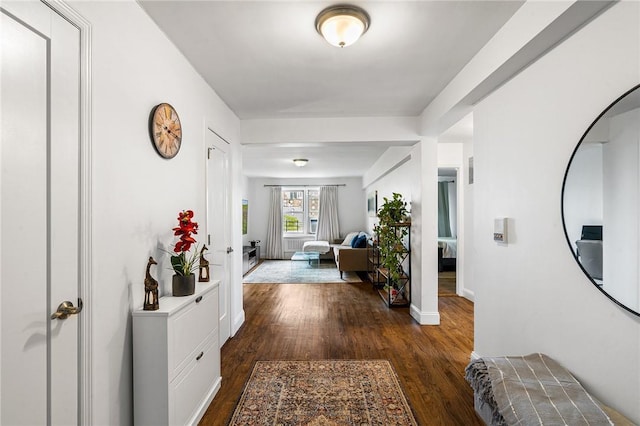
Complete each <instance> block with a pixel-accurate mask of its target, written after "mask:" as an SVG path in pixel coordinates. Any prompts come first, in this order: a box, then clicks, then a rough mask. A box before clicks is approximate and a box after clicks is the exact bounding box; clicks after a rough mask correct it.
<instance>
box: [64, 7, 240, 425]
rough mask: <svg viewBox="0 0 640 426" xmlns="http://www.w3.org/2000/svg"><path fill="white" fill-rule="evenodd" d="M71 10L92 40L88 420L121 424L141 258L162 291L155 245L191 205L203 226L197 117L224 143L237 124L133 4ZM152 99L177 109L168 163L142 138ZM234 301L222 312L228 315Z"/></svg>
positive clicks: (161, 264) (159, 247)
mask: <svg viewBox="0 0 640 426" xmlns="http://www.w3.org/2000/svg"><path fill="white" fill-rule="evenodd" d="M71 6H72V7H74V8H75V9H76V10H77V11H78V12H79V13H80V14H81V15H83V16H84V17H85V18H86V19H87V20H89V21H90V22H91V25H92V36H93V38H92V45H91V47H92V58H91V60H92V67H93V73H92V97H93V103H92V107H93V114H92V122H93V123H92V124H93V128H92V138H93V141H92V142H93V144H92V146H93V152H92V164H91V166H92V175H93V186H92V212H93V215H92V221H93V243H92V250H93V277H92V282H91V289H92V294H91V299H90V300H88V304H87V305H86V306H89V307H90V309H89V311H88V312H87V314H88V315H90V316H91V320H92V324H93V333H92V340H91V347H92V353H93V365H92V377H93V383H92V389H91V396H92V417H93V421H92V423H93V424H95V425H119V424H121V425H128V424H132V423H133V407H132V401H133V396H132V332H131V311H132V310H133V309H139V308H141V307H142V303H143V298H144V282H143V281H144V275H145V266H146V263H147V258H148V257H149V256H153V257H154V258H155V259H156V260H158V265H157V267H154V268H153V269H152V275H153V276H154V277H155V278H156V279H157V280H158V281H159V282H160V284H161V290H162V293H164V294H167V293H168V292H169V288H170V284H169V282H170V277H171V271H170V270H169V269H168V268H169V261H168V257H167V254H166V253H164V252H163V249H167V248H169V246H170V244H173V243H174V242H175V240H174V238H175V237H174V236H173V233H172V231H171V228H172V227H174V226H175V225H176V218H177V214H178V212H179V211H180V210H183V209H192V210H194V212H195V220H196V221H198V222H200V223H201V224H202V225H204V223H205V194H204V182H205V179H204V161H205V160H204V135H205V121H206V122H209V123H215V126H216V127H215V130H216V131H217V132H218V133H219V134H221V135H222V136H223V137H224V138H225V139H227V140H228V141H230V142H231V143H232V144H235V143H236V142H237V141H238V134H239V121H238V119H237V118H236V116H235V115H234V114H233V113H232V112H231V110H230V109H229V108H228V107H227V106H226V105H225V104H224V103H223V102H222V101H221V100H220V98H219V97H218V96H217V95H216V94H215V93H214V92H213V91H212V90H211V88H210V87H209V86H208V85H207V84H206V83H205V82H204V80H203V79H202V78H201V77H200V76H199V74H197V73H196V72H195V71H194V70H193V69H192V67H191V65H190V64H189V63H188V62H187V60H186V59H185V58H184V57H183V56H182V55H181V54H180V53H179V52H178V51H177V49H176V48H175V47H174V46H173V45H172V44H171V43H170V42H169V41H168V40H167V39H166V37H165V36H164V34H163V33H162V32H160V30H159V29H158V28H157V27H156V26H155V24H154V23H153V22H152V21H151V19H150V18H149V17H148V16H147V15H146V14H145V13H144V11H143V10H142V9H141V8H140V6H139V5H138V4H137V3H135V2H134V1H131V0H130V1H120V2H72V3H71ZM160 102H169V103H170V104H172V105H173V106H174V107H175V108H176V109H177V111H178V114H179V115H180V119H181V122H182V126H183V140H182V149H181V150H180V152H179V154H178V155H177V156H176V157H175V158H174V159H172V160H165V159H162V158H161V157H160V156H159V155H158V154H157V153H156V152H155V151H154V148H153V146H152V144H151V142H150V139H149V134H148V118H149V112H150V111H151V109H152V107H153V106H154V105H156V104H158V103H160ZM232 167H235V168H236V169H237V164H234V165H232ZM230 181H232V180H230ZM234 190H235V189H234V188H232V193H233V191H234ZM233 194H234V195H233V196H234V197H237V198H239V194H235V193H233ZM200 234H201V235H204V234H206V230H205V229H202V232H201V233H200ZM234 235H235V233H234ZM235 238H237V237H234V239H235ZM238 240H239V238H238ZM236 253H237V254H240V255H241V253H240V251H239V250H237V251H236ZM235 262H237V260H235ZM236 266H237V265H236V264H234V265H232V267H234V268H235V267H236ZM238 276H239V275H238ZM240 296H241V295H240ZM241 303H242V301H241V300H240V301H239V305H238V304H236V305H234V308H232V309H234V310H235V312H234V311H232V312H231V313H232V315H233V317H234V318H238V317H239V316H240V317H241V312H237V309H238V306H240V309H241ZM159 374H160V372H159Z"/></svg>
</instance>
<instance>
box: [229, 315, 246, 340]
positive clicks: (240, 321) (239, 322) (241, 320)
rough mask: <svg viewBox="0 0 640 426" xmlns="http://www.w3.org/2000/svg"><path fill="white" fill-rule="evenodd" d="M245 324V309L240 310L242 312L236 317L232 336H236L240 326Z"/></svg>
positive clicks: (232, 327)
mask: <svg viewBox="0 0 640 426" xmlns="http://www.w3.org/2000/svg"><path fill="white" fill-rule="evenodd" d="M242 324H244V309H242V310H241V311H240V313H239V314H238V315H237V316H236V317H235V318H234V320H233V324H232V325H231V337H233V336H235V335H236V333H237V332H238V330H240V327H242Z"/></svg>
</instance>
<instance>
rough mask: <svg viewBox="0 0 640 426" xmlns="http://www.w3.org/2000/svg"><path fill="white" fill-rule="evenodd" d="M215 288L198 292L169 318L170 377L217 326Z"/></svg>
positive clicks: (216, 290)
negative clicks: (200, 293) (199, 295)
mask: <svg viewBox="0 0 640 426" xmlns="http://www.w3.org/2000/svg"><path fill="white" fill-rule="evenodd" d="M217 294H218V288H217V287H216V288H214V289H212V290H211V291H209V292H206V293H204V294H202V295H201V296H202V299H200V297H197V298H196V299H194V301H193V302H192V303H189V305H187V306H185V307H184V309H181V310H180V312H177V313H176V315H174V316H172V317H171V318H170V321H169V342H170V346H169V358H170V362H169V371H170V372H171V374H170V377H174V375H175V374H176V373H177V371H178V370H179V369H181V368H184V365H185V364H186V363H188V362H189V359H188V357H189V356H190V355H192V354H193V353H194V352H195V351H196V349H197V348H198V346H199V345H201V344H202V342H204V341H205V340H206V339H207V338H208V336H209V335H210V334H211V333H213V332H214V331H215V330H217V328H218V319H219V318H218V302H217V300H218V296H217Z"/></svg>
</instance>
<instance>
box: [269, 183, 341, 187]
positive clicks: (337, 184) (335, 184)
mask: <svg viewBox="0 0 640 426" xmlns="http://www.w3.org/2000/svg"><path fill="white" fill-rule="evenodd" d="M264 186H265V187H267V186H284V187H294V186H302V187H307V186H347V184H346V183H332V184H329V185H291V184H283V185H267V184H265V185H264Z"/></svg>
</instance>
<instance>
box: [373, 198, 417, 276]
mask: <svg viewBox="0 0 640 426" xmlns="http://www.w3.org/2000/svg"><path fill="white" fill-rule="evenodd" d="M383 200H384V202H383V203H382V205H381V206H380V209H379V210H378V224H377V225H376V226H375V227H374V231H375V232H376V234H377V235H378V250H379V252H380V266H381V267H383V268H385V269H387V270H388V274H389V279H390V281H391V283H392V285H396V284H397V283H398V280H399V279H400V277H401V276H402V274H403V269H402V261H403V260H404V255H405V254H406V247H405V245H404V238H405V237H406V236H407V234H408V233H409V229H408V228H407V227H404V226H398V225H400V224H403V223H405V222H407V221H408V218H407V215H408V210H407V203H406V201H404V199H403V198H402V195H401V194H398V193H397V192H394V193H393V197H392V198H391V199H388V198H387V197H384V198H383Z"/></svg>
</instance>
